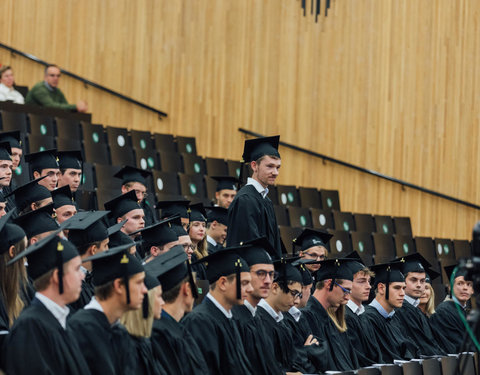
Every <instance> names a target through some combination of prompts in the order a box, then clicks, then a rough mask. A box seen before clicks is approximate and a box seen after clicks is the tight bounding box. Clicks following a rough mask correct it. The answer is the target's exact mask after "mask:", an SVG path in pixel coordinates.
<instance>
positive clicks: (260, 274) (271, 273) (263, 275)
mask: <svg viewBox="0 0 480 375" xmlns="http://www.w3.org/2000/svg"><path fill="white" fill-rule="evenodd" d="M255 275H257V277H258V278H259V279H260V280H265V278H266V277H267V275H268V276H270V279H271V280H272V281H273V280H275V279H276V278H277V276H278V272H275V271H265V270H258V271H255Z"/></svg>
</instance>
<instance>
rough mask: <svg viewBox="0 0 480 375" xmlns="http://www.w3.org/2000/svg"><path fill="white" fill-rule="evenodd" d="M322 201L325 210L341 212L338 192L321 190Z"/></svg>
mask: <svg viewBox="0 0 480 375" xmlns="http://www.w3.org/2000/svg"><path fill="white" fill-rule="evenodd" d="M320 200H321V201H322V208H323V209H324V210H337V211H340V197H339V195H338V190H324V189H321V190H320Z"/></svg>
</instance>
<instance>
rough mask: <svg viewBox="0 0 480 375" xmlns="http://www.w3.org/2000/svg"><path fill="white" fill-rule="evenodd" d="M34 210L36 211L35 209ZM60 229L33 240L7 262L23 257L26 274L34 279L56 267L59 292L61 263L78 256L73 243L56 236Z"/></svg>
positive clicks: (11, 262)
mask: <svg viewBox="0 0 480 375" xmlns="http://www.w3.org/2000/svg"><path fill="white" fill-rule="evenodd" d="M35 212H36V211H35ZM60 232H61V229H57V230H56V231H55V232H54V233H52V234H50V235H49V236H47V237H45V238H43V239H41V240H40V241H38V242H35V243H34V244H33V245H30V246H29V247H27V248H26V249H25V250H24V251H22V252H21V253H20V254H18V255H17V256H15V257H14V258H13V259H12V260H11V261H9V262H8V263H7V266H8V265H10V264H13V263H15V262H17V261H19V260H21V259H23V258H24V257H27V260H28V274H29V276H30V277H31V278H32V279H33V280H35V279H37V278H39V277H40V276H42V275H44V274H46V273H47V272H48V271H51V270H53V269H55V268H57V269H58V284H59V293H60V294H62V293H63V264H64V263H66V262H68V261H69V260H71V259H73V258H75V257H76V256H78V251H77V248H76V247H75V245H74V244H72V243H71V242H70V241H67V240H66V239H63V238H61V237H59V236H58V234H59V233H60Z"/></svg>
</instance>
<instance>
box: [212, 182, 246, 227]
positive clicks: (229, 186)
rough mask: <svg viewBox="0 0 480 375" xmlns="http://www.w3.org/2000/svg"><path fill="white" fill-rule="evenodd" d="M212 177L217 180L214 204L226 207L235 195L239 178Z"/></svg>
mask: <svg viewBox="0 0 480 375" xmlns="http://www.w3.org/2000/svg"><path fill="white" fill-rule="evenodd" d="M212 178H213V179H214V180H215V181H217V188H216V189H215V206H216V207H222V208H225V209H228V207H230V204H231V203H232V202H233V199H234V198H235V195H237V184H238V183H239V182H240V180H239V179H238V178H235V177H232V176H212ZM225 225H227V224H225Z"/></svg>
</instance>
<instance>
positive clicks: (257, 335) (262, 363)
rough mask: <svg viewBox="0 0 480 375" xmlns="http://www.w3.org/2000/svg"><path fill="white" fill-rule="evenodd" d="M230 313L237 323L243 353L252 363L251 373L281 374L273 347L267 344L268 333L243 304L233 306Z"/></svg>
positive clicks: (262, 374)
mask: <svg viewBox="0 0 480 375" xmlns="http://www.w3.org/2000/svg"><path fill="white" fill-rule="evenodd" d="M232 314H233V319H234V320H235V322H236V323H237V327H238V331H239V333H240V337H241V338H242V342H243V346H244V348H245V353H246V354H247V356H248V359H249V360H250V363H251V364H252V373H253V374H257V375H264V374H271V375H276V374H283V371H282V368H281V367H280V366H279V363H278V362H277V361H276V359H275V347H274V346H273V345H269V344H270V341H269V340H268V337H267V335H268V334H267V333H266V332H265V330H264V329H263V325H262V324H259V321H258V320H256V319H255V318H254V316H253V315H252V313H251V312H250V310H249V309H248V308H247V307H246V306H245V305H238V306H234V307H233V309H232Z"/></svg>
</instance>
